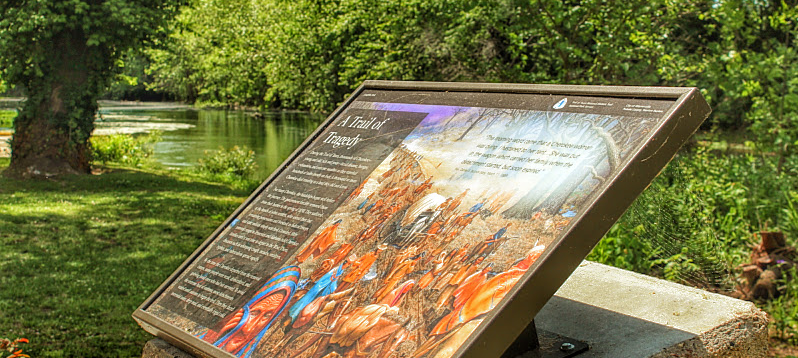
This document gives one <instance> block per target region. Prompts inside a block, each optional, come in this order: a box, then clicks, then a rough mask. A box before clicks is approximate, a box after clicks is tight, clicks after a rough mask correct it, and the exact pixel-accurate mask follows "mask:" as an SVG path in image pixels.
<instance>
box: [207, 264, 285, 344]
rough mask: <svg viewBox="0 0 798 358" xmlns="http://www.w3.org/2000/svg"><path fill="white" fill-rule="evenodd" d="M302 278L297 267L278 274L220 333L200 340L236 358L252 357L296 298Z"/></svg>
mask: <svg viewBox="0 0 798 358" xmlns="http://www.w3.org/2000/svg"><path fill="white" fill-rule="evenodd" d="M299 276H300V270H299V267H297V266H288V267H285V268H283V269H280V270H279V271H277V272H275V273H274V275H272V277H271V278H270V279H269V281H267V282H266V284H264V285H263V287H262V288H261V289H260V290H259V291H258V292H257V293H256V294H255V296H254V297H253V298H252V299H250V300H249V302H247V303H246V304H245V305H244V307H242V308H241V309H239V310H238V311H236V312H235V314H233V315H232V316H228V317H227V318H226V320H225V321H224V324H222V328H221V329H219V330H218V331H214V330H209V331H207V332H206V333H204V334H202V335H201V336H200V337H199V338H201V339H202V340H204V341H206V342H209V343H211V344H213V345H214V346H217V347H219V348H221V349H223V350H225V351H227V352H230V353H232V354H233V355H235V356H236V357H244V358H247V357H249V356H250V355H252V352H254V351H255V348H257V346H258V343H259V342H260V340H261V338H263V335H264V334H265V333H266V331H267V330H268V329H269V327H270V326H271V324H272V323H273V322H274V319H275V318H276V317H277V316H278V315H279V314H280V313H281V312H282V311H283V310H284V309H285V307H286V306H287V305H288V301H290V300H291V297H293V295H294V291H295V290H296V287H297V282H298V281H299Z"/></svg>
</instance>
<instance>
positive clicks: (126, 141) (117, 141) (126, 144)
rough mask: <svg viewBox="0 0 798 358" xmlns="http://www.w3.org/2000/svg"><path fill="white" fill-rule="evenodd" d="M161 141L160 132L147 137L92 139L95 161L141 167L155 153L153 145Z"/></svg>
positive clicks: (110, 136)
mask: <svg viewBox="0 0 798 358" xmlns="http://www.w3.org/2000/svg"><path fill="white" fill-rule="evenodd" d="M160 140H161V132H160V131H152V132H150V133H148V134H147V135H138V136H135V135H131V134H112V135H109V136H96V137H92V138H91V145H92V155H93V159H94V161H99V162H102V163H108V162H116V163H122V164H132V165H140V164H141V162H142V161H143V160H145V159H147V158H149V157H150V156H152V153H153V144H155V143H157V142H158V141H160Z"/></svg>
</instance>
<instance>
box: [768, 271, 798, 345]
mask: <svg viewBox="0 0 798 358" xmlns="http://www.w3.org/2000/svg"><path fill="white" fill-rule="evenodd" d="M778 289H779V291H780V292H783V293H782V295H781V296H779V297H777V298H776V299H774V300H771V301H769V302H767V303H766V304H765V310H767V312H768V313H770V315H771V317H773V321H772V322H771V326H772V328H773V329H774V330H775V331H776V336H777V337H778V338H780V339H781V340H783V341H786V342H788V343H790V344H793V345H798V269H796V268H795V267H793V268H792V269H790V270H789V271H787V272H786V273H785V275H784V277H783V278H782V279H781V280H780V281H779V283H778Z"/></svg>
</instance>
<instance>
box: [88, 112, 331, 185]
mask: <svg viewBox="0 0 798 358" xmlns="http://www.w3.org/2000/svg"><path fill="white" fill-rule="evenodd" d="M324 119H325V116H324V115H319V114H311V113H306V112H282V111H280V112H258V113H256V112H247V111H227V110H206V109H194V108H191V107H188V106H184V105H179V104H170V103H124V102H101V106H100V113H99V117H98V118H97V121H96V122H95V123H96V126H97V129H96V130H95V132H94V134H111V133H144V132H149V131H152V130H160V131H161V132H162V140H161V141H160V142H158V143H157V144H155V148H154V151H155V153H154V154H153V157H154V159H155V160H156V161H158V162H160V163H162V164H163V165H165V166H169V167H187V166H192V165H196V164H197V160H198V159H200V158H202V157H203V156H204V155H205V152H206V151H213V150H218V149H219V147H224V148H227V149H229V148H232V147H234V146H239V147H243V146H246V147H247V148H249V149H251V150H253V151H254V152H255V160H256V162H257V165H258V169H257V172H256V177H257V178H261V179H265V178H266V177H267V176H268V175H269V174H270V173H271V172H272V171H274V169H276V168H277V167H278V166H279V165H280V164H282V162H283V161H284V160H285V159H286V158H288V156H289V155H291V153H293V151H294V149H296V148H297V147H298V146H299V145H300V144H301V143H302V142H303V141H304V140H305V138H307V137H308V136H309V135H310V134H311V133H313V131H314V130H315V129H316V127H317V126H318V125H319V124H321V122H322V121H323V120H324Z"/></svg>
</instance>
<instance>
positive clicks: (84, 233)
mask: <svg viewBox="0 0 798 358" xmlns="http://www.w3.org/2000/svg"><path fill="white" fill-rule="evenodd" d="M247 194H248V193H245V192H242V191H237V190H233V189H230V188H228V187H224V186H219V185H212V184H207V183H199V182H193V181H186V180H182V179H180V178H178V177H175V176H171V175H165V174H159V173H153V172H144V171H136V170H114V171H112V172H110V173H106V174H103V175H99V176H74V177H68V178H63V179H60V180H57V181H17V180H11V179H7V178H0V248H1V249H0V273H2V275H0V327H2V329H0V337H2V336H5V337H10V338H16V337H26V338H28V339H30V344H28V345H27V347H24V349H25V353H29V354H31V355H32V356H36V357H77V356H79V357H107V356H136V355H140V354H141V347H142V346H143V344H144V342H145V341H146V340H147V339H149V338H150V337H149V336H148V335H147V334H146V333H145V332H144V331H143V330H141V329H140V328H139V327H138V326H137V325H136V324H135V322H134V321H133V320H132V318H131V317H130V315H131V313H132V312H133V310H135V308H136V307H138V305H139V304H140V303H141V302H143V301H144V299H145V298H146V297H147V296H148V295H149V294H150V293H152V292H153V291H154V290H155V289H156V288H157V286H158V285H159V284H160V283H161V282H163V281H164V279H165V278H166V277H168V275H169V274H171V273H172V272H173V271H174V269H175V268H177V267H178V266H179V265H180V263H182V262H183V260H184V259H185V258H186V257H188V255H189V254H190V253H191V252H192V251H193V250H194V249H195V248H196V247H197V246H198V245H199V244H200V243H201V242H202V241H203V240H204V239H205V238H207V236H208V235H210V234H211V233H212V232H213V230H214V229H215V228H216V227H217V226H218V225H219V224H221V223H222V221H223V220H224V219H225V218H226V217H227V216H228V215H229V214H230V213H232V212H233V211H234V210H235V208H236V207H237V206H238V205H239V204H240V203H241V202H242V201H243V200H244V199H245V197H246V195H247Z"/></svg>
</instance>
